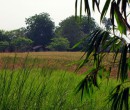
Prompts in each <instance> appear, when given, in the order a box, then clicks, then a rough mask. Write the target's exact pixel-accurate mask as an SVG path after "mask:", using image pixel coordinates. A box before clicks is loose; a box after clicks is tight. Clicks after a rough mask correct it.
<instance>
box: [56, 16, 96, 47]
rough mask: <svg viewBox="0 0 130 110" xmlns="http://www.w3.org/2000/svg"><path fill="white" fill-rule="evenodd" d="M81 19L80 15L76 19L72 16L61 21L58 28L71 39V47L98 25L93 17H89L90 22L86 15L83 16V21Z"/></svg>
mask: <svg viewBox="0 0 130 110" xmlns="http://www.w3.org/2000/svg"><path fill="white" fill-rule="evenodd" d="M79 19H80V17H77V19H75V16H70V17H68V18H66V19H65V20H63V21H62V22H61V23H59V27H58V28H57V30H58V31H57V33H58V34H60V36H63V37H65V38H67V39H68V40H69V42H70V48H72V47H73V46H74V45H75V44H76V43H77V42H79V41H80V40H81V39H82V38H83V37H84V36H85V35H86V34H89V33H90V32H91V31H92V30H94V29H95V28H96V27H97V24H96V23H95V21H94V19H93V18H91V19H89V20H90V23H89V22H88V19H87V18H86V17H84V16H82V17H81V21H79Z"/></svg>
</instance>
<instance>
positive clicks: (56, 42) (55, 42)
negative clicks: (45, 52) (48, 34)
mask: <svg viewBox="0 0 130 110" xmlns="http://www.w3.org/2000/svg"><path fill="white" fill-rule="evenodd" d="M69 46H70V44H69V41H68V39H67V38H64V37H55V38H53V39H52V42H51V43H50V44H49V45H48V46H47V48H48V49H50V50H52V51H66V50H68V49H69Z"/></svg>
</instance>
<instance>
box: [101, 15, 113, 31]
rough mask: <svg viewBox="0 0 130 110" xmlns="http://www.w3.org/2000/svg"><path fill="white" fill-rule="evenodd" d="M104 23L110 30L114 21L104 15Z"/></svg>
mask: <svg viewBox="0 0 130 110" xmlns="http://www.w3.org/2000/svg"><path fill="white" fill-rule="evenodd" d="M102 23H103V24H104V25H105V28H106V30H110V29H111V26H112V23H111V19H110V18H106V17H104V18H103V20H102Z"/></svg>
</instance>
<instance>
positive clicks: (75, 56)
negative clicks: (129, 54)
mask: <svg viewBox="0 0 130 110" xmlns="http://www.w3.org/2000/svg"><path fill="white" fill-rule="evenodd" d="M83 54H84V53H83V52H30V53H27V52H25V53H1V54H0V67H1V68H3V67H5V64H6V65H8V68H12V67H13V66H14V67H15V68H19V67H21V66H22V65H23V64H24V62H25V59H26V58H27V64H26V66H31V65H32V64H33V63H34V59H36V60H35V66H36V67H48V68H52V69H62V70H69V71H75V69H76V68H77V66H76V64H75V63H77V62H78V61H79V60H80V58H81V57H82V55H83ZM15 56H16V60H15V63H13V60H14V57H15ZM112 58H113V54H112V53H109V54H108V55H107V56H105V57H104V61H103V64H105V65H106V66H107V67H108V68H109V67H110V66H111V65H112ZM117 62H118V60H117ZM92 64H93V63H92V62H89V63H88V64H87V65H86V66H84V67H83V68H82V69H80V71H79V73H83V72H85V71H86V70H88V69H89V68H90V67H92ZM115 72H117V65H113V68H112V73H111V75H112V76H115Z"/></svg>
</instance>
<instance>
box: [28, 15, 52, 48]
mask: <svg viewBox="0 0 130 110" xmlns="http://www.w3.org/2000/svg"><path fill="white" fill-rule="evenodd" d="M26 24H27V33H26V35H27V37H28V38H30V39H31V40H32V41H33V45H34V46H36V45H43V46H46V45H47V44H48V43H50V40H51V38H52V37H53V36H54V23H53V22H52V21H51V19H50V16H49V14H47V13H40V14H36V15H34V16H31V17H30V18H27V19H26Z"/></svg>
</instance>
